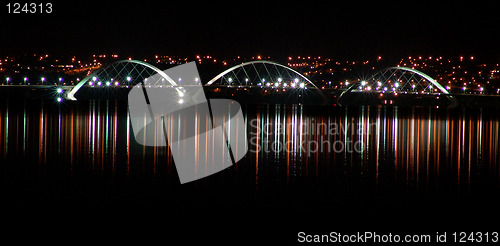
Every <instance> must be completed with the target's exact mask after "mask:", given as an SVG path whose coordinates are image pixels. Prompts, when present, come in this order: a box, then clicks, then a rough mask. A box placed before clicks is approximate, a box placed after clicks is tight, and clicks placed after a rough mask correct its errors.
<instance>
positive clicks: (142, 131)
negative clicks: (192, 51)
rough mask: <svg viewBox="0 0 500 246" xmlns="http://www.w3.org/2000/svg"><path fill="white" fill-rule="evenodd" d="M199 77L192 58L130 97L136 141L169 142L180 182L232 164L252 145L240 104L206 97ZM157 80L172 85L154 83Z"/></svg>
mask: <svg viewBox="0 0 500 246" xmlns="http://www.w3.org/2000/svg"><path fill="white" fill-rule="evenodd" d="M196 78H199V76H198V70H197V68H196V64H195V63H194V62H190V63H186V64H183V65H179V66H176V67H173V68H170V69H167V70H165V71H162V72H161V73H157V74H155V75H153V76H151V77H149V78H148V79H147V81H145V82H144V83H139V84H137V85H135V86H134V87H133V88H132V90H130V92H129V95H128V103H129V112H130V120H131V125H132V130H133V135H134V138H135V140H136V141H137V142H138V143H139V144H141V145H145V146H167V145H168V146H169V147H170V149H171V151H172V156H173V159H174V162H175V166H176V169H177V173H178V175H179V180H180V182H181V183H187V182H191V181H194V180H197V179H201V178H203V177H207V176H209V175H212V174H214V173H217V172H219V171H222V170H223V169H225V168H227V167H230V166H231V165H232V164H234V163H235V162H237V161H239V160H240V159H241V158H243V156H244V155H245V154H246V152H247V149H248V146H247V139H246V130H245V123H244V122H245V121H244V118H243V114H242V111H241V107H240V104H239V103H238V102H236V101H234V100H230V99H209V100H207V99H206V97H205V94H204V91H203V87H202V85H201V83H200V82H199V79H196ZM162 79H164V80H162ZM159 81H160V82H161V81H165V83H170V84H165V85H171V86H162V87H156V88H151V87H150V86H151V85H154V84H157V83H158V82H159ZM177 81H178V82H177ZM180 86H182V90H181V89H179V88H180Z"/></svg>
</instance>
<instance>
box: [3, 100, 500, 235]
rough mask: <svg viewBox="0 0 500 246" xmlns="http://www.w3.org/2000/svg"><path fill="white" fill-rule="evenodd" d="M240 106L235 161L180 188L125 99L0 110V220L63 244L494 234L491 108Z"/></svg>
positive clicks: (166, 156)
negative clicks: (240, 154) (138, 137)
mask: <svg viewBox="0 0 500 246" xmlns="http://www.w3.org/2000/svg"><path fill="white" fill-rule="evenodd" d="M242 107H243V111H244V117H245V121H246V126H247V132H248V136H247V138H248V148H249V152H248V153H247V155H246V156H245V157H244V158H243V159H242V160H241V161H240V162H238V163H237V164H236V165H233V166H231V167H229V168H227V169H226V170H224V171H222V172H220V173H217V174H215V175H212V176H210V177H207V178H204V179H201V180H198V181H195V182H191V183H188V184H184V185H181V184H180V183H179V178H178V176H177V172H176V169H175V165H174V164H173V160H172V156H171V153H170V149H169V148H168V147H144V146H141V145H138V144H137V143H136V142H135V140H134V137H133V135H132V133H131V125H130V122H129V118H128V117H129V116H128V109H127V103H126V102H123V101H80V102H64V103H63V104H57V103H54V102H52V101H23V100H9V101H7V100H3V101H1V103H0V194H1V202H0V208H1V217H2V218H3V222H2V223H3V224H4V225H5V226H8V227H9V228H11V229H12V230H13V231H16V232H20V233H21V234H22V235H32V234H35V235H38V236H37V237H40V235H39V234H43V235H53V234H57V235H59V236H57V237H58V238H65V239H66V238H67V237H69V239H68V240H75V238H80V237H81V235H80V234H81V233H84V234H87V235H89V236H94V235H106V236H108V237H112V238H113V239H111V240H125V241H127V240H128V238H129V237H134V238H138V240H140V241H142V240H146V238H151V237H159V238H160V239H161V240H164V241H165V242H169V240H173V239H180V240H184V241H186V242H192V241H198V242H209V241H216V242H220V241H228V240H229V242H233V243H235V242H241V241H244V242H256V243H263V242H264V241H265V240H270V239H272V240H277V241H278V242H281V243H282V244H287V243H289V242H296V241H297V232H299V231H306V232H309V233H329V232H330V231H341V232H343V231H345V232H349V233H353V232H356V231H368V230H372V231H373V230H375V231H385V232H393V233H394V232H406V233H417V232H429V233H431V234H433V235H434V234H435V232H437V231H449V232H451V231H467V230H469V231H480V230H483V231H486V230H489V231H495V230H496V231H498V230H499V229H500V226H499V222H498V221H499V220H498V219H499V218H500V216H499V213H500V211H499V208H500V202H499V195H500V180H499V177H500V122H499V120H500V113H498V112H495V111H489V110H488V109H481V108H478V109H477V110H470V109H467V110H463V109H453V110H447V109H442V108H411V107H406V108H401V107H399V108H398V107H306V106H299V105H260V106H256V105H243V106H242ZM196 151H197V150H192V152H190V153H188V154H194V153H196ZM148 235H149V237H148ZM80 239H81V238H80ZM87 240H89V239H87ZM233 240H234V241H233Z"/></svg>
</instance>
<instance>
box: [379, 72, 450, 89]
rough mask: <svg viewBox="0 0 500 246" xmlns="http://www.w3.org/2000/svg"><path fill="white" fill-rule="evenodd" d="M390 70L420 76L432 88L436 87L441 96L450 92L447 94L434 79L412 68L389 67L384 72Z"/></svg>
mask: <svg viewBox="0 0 500 246" xmlns="http://www.w3.org/2000/svg"><path fill="white" fill-rule="evenodd" d="M391 69H396V70H403V71H407V72H411V73H416V74H418V75H420V76H422V77H423V78H424V79H426V80H428V81H429V82H430V83H431V84H433V85H434V86H436V87H437V88H438V89H439V90H440V91H441V92H442V93H443V94H450V92H448V90H446V89H445V88H444V87H443V86H442V85H441V84H439V83H438V82H437V81H436V80H435V79H433V78H432V77H431V76H429V75H427V74H425V73H423V72H422V71H419V70H416V69H413V68H409V67H390V68H387V69H386V70H391Z"/></svg>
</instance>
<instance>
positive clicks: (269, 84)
mask: <svg viewBox="0 0 500 246" xmlns="http://www.w3.org/2000/svg"><path fill="white" fill-rule="evenodd" d="M262 80H264V79H262ZM266 86H267V87H269V86H271V83H269V82H267V84H266Z"/></svg>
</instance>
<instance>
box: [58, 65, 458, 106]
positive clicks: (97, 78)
mask: <svg viewBox="0 0 500 246" xmlns="http://www.w3.org/2000/svg"><path fill="white" fill-rule="evenodd" d="M154 75H159V76H154ZM148 78H149V79H152V78H156V81H147V80H148ZM177 79H181V78H170V77H169V76H167V75H166V74H165V73H164V72H163V71H162V70H160V69H159V68H157V67H155V66H153V65H151V64H148V63H146V62H143V61H137V60H122V61H117V62H114V63H111V64H108V65H107V66H105V67H102V68H100V69H98V70H96V71H94V72H93V73H91V74H90V75H89V76H87V77H85V78H84V79H82V80H81V81H80V82H79V83H78V84H77V85H76V86H74V87H73V88H71V89H70V90H68V91H67V92H66V94H65V97H66V98H67V99H69V100H77V98H76V95H77V92H78V91H79V90H80V89H81V88H84V87H87V88H92V89H94V90H93V91H96V92H99V91H101V90H110V89H111V88H115V87H125V88H129V87H132V86H134V85H136V84H138V83H143V84H144V83H145V82H147V83H146V84H147V85H148V86H149V87H165V86H166V87H173V88H175V89H176V90H178V92H179V93H181V94H182V93H183V92H182V91H181V89H182V87H179V86H178V83H177V82H176V80H177ZM200 83H201V81H200ZM346 83H347V82H346ZM204 86H206V87H208V88H209V89H210V90H212V91H215V92H219V91H220V90H221V89H223V90H229V91H241V90H244V91H262V92H265V93H271V96H272V95H273V94H272V93H274V95H277V94H287V93H288V94H290V97H301V96H303V95H307V94H309V96H311V95H312V96H313V97H321V98H324V99H325V101H328V100H330V101H331V100H334V99H333V98H327V97H326V96H325V94H324V93H323V91H322V90H320V89H319V88H318V86H316V85H315V84H314V83H313V82H312V81H311V80H310V79H309V78H307V77H306V76H304V75H303V74H301V73H299V72H298V71H295V70H293V69H292V68H290V67H287V66H285V65H282V64H279V63H276V62H272V61H266V60H257V61H250V62H244V63H241V64H238V65H235V66H233V67H231V68H229V69H227V70H225V71H223V72H221V73H219V74H218V75H216V76H215V77H213V78H212V79H210V80H209V81H208V82H207V83H206V84H205V85H204ZM346 86H347V88H346V89H345V90H344V91H343V92H342V93H341V94H340V96H339V97H338V99H337V102H339V103H340V101H341V100H342V99H343V98H344V97H346V96H348V95H353V94H356V95H380V96H384V95H393V96H397V95H398V94H404V95H417V96H418V95H430V96H441V95H443V96H444V97H446V98H448V99H450V100H451V101H453V96H452V95H450V94H449V92H448V90H447V89H446V88H444V87H443V86H442V85H440V84H439V83H438V82H437V81H436V80H434V79H433V78H432V77H431V76H429V75H427V74H425V73H423V72H421V71H418V70H416V69H413V68H408V67H390V68H387V69H384V70H382V71H379V72H376V73H374V74H373V75H371V76H370V77H368V78H366V79H363V80H362V79H360V80H358V81H357V82H354V83H351V84H346ZM265 93H264V94H263V93H260V94H258V95H264V96H265V95H266V94H265ZM230 95H233V94H232V93H230Z"/></svg>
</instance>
